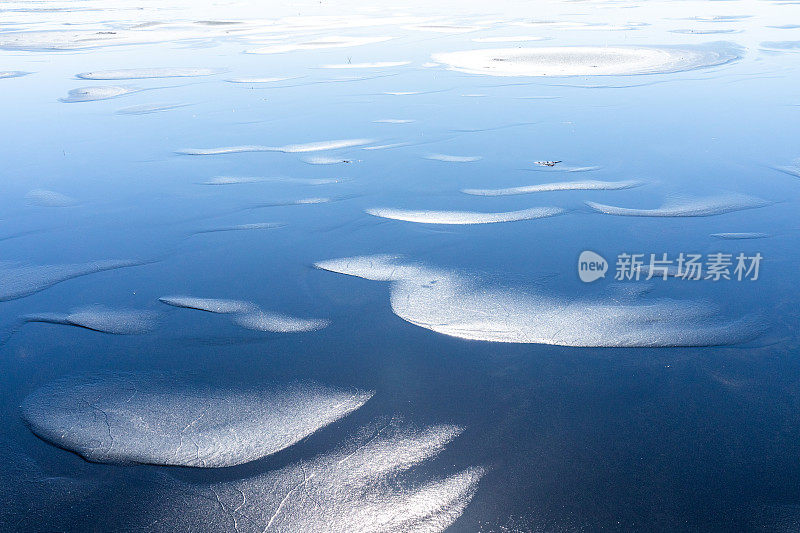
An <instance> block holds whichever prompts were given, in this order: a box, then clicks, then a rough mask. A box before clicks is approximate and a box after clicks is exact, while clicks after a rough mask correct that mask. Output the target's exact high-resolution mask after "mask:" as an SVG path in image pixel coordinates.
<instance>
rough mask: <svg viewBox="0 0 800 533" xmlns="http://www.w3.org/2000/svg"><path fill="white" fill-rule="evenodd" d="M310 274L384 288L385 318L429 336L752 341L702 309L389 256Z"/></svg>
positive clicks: (702, 305)
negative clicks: (387, 290)
mask: <svg viewBox="0 0 800 533" xmlns="http://www.w3.org/2000/svg"><path fill="white" fill-rule="evenodd" d="M316 267H317V268H320V269H323V270H328V271H331V272H338V273H340V274H347V275H350V276H356V277H360V278H365V279H370V280H376V281H389V282H391V284H392V286H391V298H390V300H391V306H392V311H393V312H394V313H395V314H396V315H397V316H399V317H400V318H402V319H403V320H406V321H407V322H410V323H412V324H415V325H417V326H420V327H423V328H426V329H430V330H432V331H435V332H437V333H442V334H444V335H450V336H453V337H460V338H462V339H471V340H481V341H490V342H513V343H535V344H555V345H560V346H581V347H661V346H713V345H722V344H735V343H739V342H743V341H746V340H749V339H752V338H754V337H755V336H757V335H758V334H759V333H760V331H761V327H760V325H759V324H758V323H757V322H756V321H754V320H752V319H747V318H743V319H739V320H726V319H724V318H722V317H721V316H719V314H718V311H717V310H716V309H715V307H714V306H713V305H712V304H710V303H706V302H691V301H681V300H668V299H657V300H651V301H641V302H640V301H632V302H631V303H627V304H626V303H620V300H619V298H620V295H616V296H614V297H606V298H597V299H590V298H575V299H571V300H570V299H566V300H565V299H564V298H562V297H556V296H550V295H547V294H537V293H523V292H519V291H514V290H510V289H504V288H493V287H486V286H483V285H482V284H481V283H480V282H479V281H478V280H475V279H473V278H471V277H469V276H466V275H463V274H460V273H458V272H455V271H449V270H443V269H436V268H431V267H427V266H424V265H419V264H414V263H408V262H404V261H402V260H400V259H398V258H397V257H392V256H365V257H352V258H345V259H332V260H328V261H320V262H318V263H316Z"/></svg>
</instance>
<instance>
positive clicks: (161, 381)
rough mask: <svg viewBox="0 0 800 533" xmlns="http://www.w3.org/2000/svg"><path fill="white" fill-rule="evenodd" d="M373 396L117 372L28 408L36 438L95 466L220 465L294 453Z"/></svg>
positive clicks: (64, 386)
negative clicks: (302, 442) (293, 449)
mask: <svg viewBox="0 0 800 533" xmlns="http://www.w3.org/2000/svg"><path fill="white" fill-rule="evenodd" d="M371 397H372V392H366V391H358V390H355V391H347V390H342V389H336V388H332V387H326V386H322V385H317V384H314V383H296V384H290V385H265V386H261V387H257V388H244V387H242V388H239V389H237V388H235V387H230V386H228V387H214V386H210V385H207V384H204V383H196V382H193V381H190V380H188V379H186V378H184V377H182V376H179V375H172V374H156V373H118V374H99V375H79V376H75V377H68V378H64V379H61V380H58V381H55V382H53V383H50V384H48V385H45V386H43V387H41V388H39V389H37V390H35V391H34V392H33V393H31V394H30V395H29V396H28V397H27V398H26V399H25V401H24V403H23V406H22V409H23V416H24V418H25V421H26V422H27V424H28V426H29V427H30V428H31V430H32V431H33V432H34V433H36V434H37V435H38V436H39V437H41V438H42V439H44V440H46V441H48V442H51V443H53V444H55V445H56V446H59V447H61V448H64V449H66V450H70V451H73V452H75V453H77V454H79V455H80V456H81V457H83V458H85V459H87V460H89V461H94V462H103V463H119V464H132V463H142V464H155V465H176V466H194V467H202V468H214V467H226V466H234V465H238V464H242V463H246V462H249V461H254V460H256V459H260V458H261V457H265V456H267V455H271V454H274V453H276V452H279V451H280V450H283V449H284V448H288V447H289V446H291V445H293V444H295V443H296V442H298V441H300V440H302V439H304V438H305V437H307V436H308V435H311V434H312V433H314V432H315V431H317V430H319V429H320V428H322V427H324V426H327V425H328V424H331V423H333V422H335V421H336V420H338V419H340V418H342V417H344V416H346V415H347V414H349V413H350V412H352V411H354V410H356V409H358V408H359V407H361V406H362V405H363V404H364V403H365V402H366V401H367V400H369V399H370V398H371Z"/></svg>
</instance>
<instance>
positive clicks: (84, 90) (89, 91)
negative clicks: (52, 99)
mask: <svg viewBox="0 0 800 533" xmlns="http://www.w3.org/2000/svg"><path fill="white" fill-rule="evenodd" d="M138 90H140V89H137V88H135V87H124V86H122V85H104V86H102V87H100V86H97V87H80V88H78V89H72V90H71V91H70V92H69V93H68V94H67V96H65V97H64V98H61V99H60V100H61V101H62V102H66V103H72V102H93V101H95V100H107V99H108V98H116V97H118V96H123V95H126V94H130V93H132V92H136V91H138Z"/></svg>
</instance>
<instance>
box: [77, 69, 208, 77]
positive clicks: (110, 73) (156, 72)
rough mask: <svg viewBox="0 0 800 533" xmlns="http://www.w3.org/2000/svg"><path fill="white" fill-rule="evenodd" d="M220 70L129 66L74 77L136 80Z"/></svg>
mask: <svg viewBox="0 0 800 533" xmlns="http://www.w3.org/2000/svg"><path fill="white" fill-rule="evenodd" d="M220 72H221V71H220V70H217V69H212V68H129V69H120V70H96V71H94V72H81V73H80V74H76V77H78V78H81V79H84V80H136V79H145V78H189V77H195V76H211V75H213V74H219V73H220Z"/></svg>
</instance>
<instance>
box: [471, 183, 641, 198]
mask: <svg viewBox="0 0 800 533" xmlns="http://www.w3.org/2000/svg"><path fill="white" fill-rule="evenodd" d="M640 185H644V182H643V181H641V180H623V181H598V180H585V181H562V182H557V183H542V184H539V185H523V186H521V187H508V188H505V189H463V190H462V191H461V192H463V193H465V194H472V195H475V196H510V195H514V194H528V193H534V192H546V191H595V190H602V191H616V190H620V189H630V188H632V187H639V186H640Z"/></svg>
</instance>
